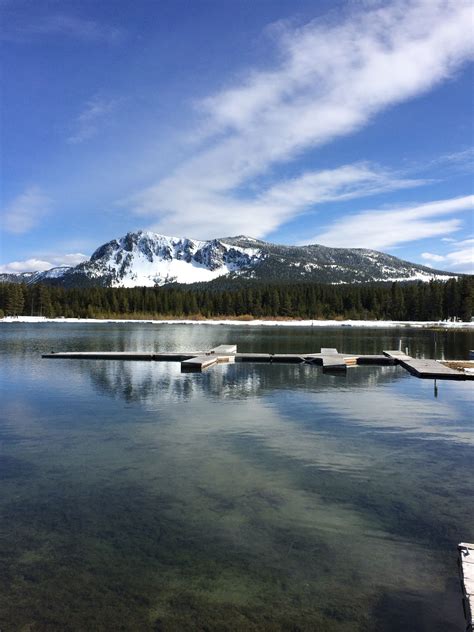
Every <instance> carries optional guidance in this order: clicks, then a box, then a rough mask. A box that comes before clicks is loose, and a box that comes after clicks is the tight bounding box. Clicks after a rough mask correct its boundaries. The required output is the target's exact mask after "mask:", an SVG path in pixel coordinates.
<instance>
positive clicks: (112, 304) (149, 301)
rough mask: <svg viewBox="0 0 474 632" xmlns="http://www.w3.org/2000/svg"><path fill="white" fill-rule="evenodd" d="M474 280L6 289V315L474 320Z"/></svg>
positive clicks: (2, 312) (1, 306) (1, 301)
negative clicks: (473, 307)
mask: <svg viewBox="0 0 474 632" xmlns="http://www.w3.org/2000/svg"><path fill="white" fill-rule="evenodd" d="M473 294H474V277H473V276H462V277H460V278H458V279H451V280H449V281H447V282H442V281H431V282H430V283H422V282H417V283H391V284H390V283H389V284H387V283H385V284H382V283H379V284H367V285H355V284H352V285H326V284H315V283H301V284H293V285H290V284H260V283H245V284H241V285H237V286H236V287H235V289H234V288H233V289H219V288H215V287H209V286H208V285H207V286H205V285H198V286H183V285H174V286H171V285H170V286H166V287H156V288H148V287H136V288H61V287H54V286H48V285H42V284H38V285H23V284H14V283H3V284H0V317H3V316H21V315H24V316H46V317H48V318H52V317H56V318H60V317H66V318H138V319H151V318H154V319H159V318H195V319H204V318H221V317H223V318H240V319H250V318H301V319H346V318H350V319H382V320H446V319H456V320H463V321H469V320H471V317H472V305H473Z"/></svg>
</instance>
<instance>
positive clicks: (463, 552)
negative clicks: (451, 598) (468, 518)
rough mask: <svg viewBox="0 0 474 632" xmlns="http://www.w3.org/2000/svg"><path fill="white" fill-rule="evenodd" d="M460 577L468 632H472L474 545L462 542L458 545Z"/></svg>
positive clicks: (473, 612)
mask: <svg viewBox="0 0 474 632" xmlns="http://www.w3.org/2000/svg"><path fill="white" fill-rule="evenodd" d="M458 552H459V576H460V579H461V586H462V593H463V606H464V616H465V617H466V624H467V627H466V632H472V625H473V623H472V618H473V614H474V544H470V543H468V542H461V543H460V544H458Z"/></svg>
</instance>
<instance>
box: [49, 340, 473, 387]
mask: <svg viewBox="0 0 474 632" xmlns="http://www.w3.org/2000/svg"><path fill="white" fill-rule="evenodd" d="M42 357H43V358H54V359H61V358H62V359H74V360H139V361H153V362H160V361H161V362H181V370H182V371H183V372H189V371H204V370H205V369H208V368H209V367H212V366H213V365H215V364H222V363H229V362H268V363H271V364H273V363H285V364H301V363H306V364H316V365H319V366H322V369H323V373H333V372H335V373H344V372H345V371H347V368H348V367H351V366H356V365H376V366H384V365H395V364H398V365H400V366H402V367H403V368H405V369H406V370H407V371H409V372H410V373H411V374H412V375H415V376H416V377H419V378H429V379H439V380H472V379H474V375H469V374H468V373H464V372H463V371H460V370H457V369H453V368H450V367H447V366H445V365H444V364H442V363H441V362H438V361H437V360H426V359H417V358H412V357H411V356H409V355H406V354H405V353H402V352H401V351H384V352H383V354H382V355H357V354H344V353H339V352H338V350H337V349H334V348H324V347H323V348H322V349H321V351H320V352H319V353H307V354H302V353H238V352H237V345H229V344H228V345H218V346H217V347H213V348H212V349H209V350H207V351H189V352H182V351H181V352H173V351H165V352H157V353H150V352H148V353H141V352H135V351H60V352H54V351H52V352H51V353H45V354H43V356H42Z"/></svg>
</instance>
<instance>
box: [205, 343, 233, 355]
mask: <svg viewBox="0 0 474 632" xmlns="http://www.w3.org/2000/svg"><path fill="white" fill-rule="evenodd" d="M209 353H217V354H219V355H226V356H228V355H231V354H233V353H237V345H219V346H217V347H214V348H213V349H211V350H210V351H209Z"/></svg>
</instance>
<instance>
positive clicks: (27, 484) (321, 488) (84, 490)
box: [0, 323, 474, 632]
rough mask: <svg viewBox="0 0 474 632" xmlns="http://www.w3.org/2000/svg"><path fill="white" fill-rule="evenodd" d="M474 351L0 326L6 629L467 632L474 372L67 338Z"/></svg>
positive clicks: (463, 345)
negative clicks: (470, 378) (340, 366)
mask: <svg viewBox="0 0 474 632" xmlns="http://www.w3.org/2000/svg"><path fill="white" fill-rule="evenodd" d="M400 337H402V348H403V349H404V348H405V346H408V347H409V351H410V353H411V354H412V355H423V354H426V355H427V356H431V357H433V356H435V355H436V357H442V356H443V355H444V356H445V357H447V358H449V357H451V358H467V357H468V351H469V349H470V348H471V349H472V348H474V340H473V336H472V334H469V333H467V332H437V333H436V334H435V333H434V332H430V331H422V330H406V329H403V330H368V329H365V330H356V329H349V328H343V329H319V328H314V329H311V328H296V327H295V328H251V327H240V326H239V327H234V326H201V325H199V326H197V325H151V324H130V323H127V324H116V325H115V324H77V325H73V324H37V325H31V324H20V323H18V324H6V323H5V324H0V360H1V362H0V387H1V393H2V406H1V411H0V485H1V488H0V489H1V494H0V629H1V630H2V632H10V631H17V630H18V631H21V632H38V631H41V632H42V631H47V632H50V631H61V632H68V631H81V632H82V631H84V632H86V631H87V632H96V631H102V630H104V631H105V630H106V631H114V632H115V631H118V630H127V631H129V630H132V631H134V630H137V631H145V632H146V631H157V630H164V631H168V630H172V631H180V632H181V631H187V630H203V631H204V630H206V631H226V630H229V631H236V630H237V631H240V630H242V631H247V630H249V631H253V630H264V631H266V630H269V631H272V630H275V631H279V630H288V631H290V630H291V631H294V632H296V631H307V630H308V631H323V632H333V631H334V632H389V631H390V632H410V631H424V630H426V631H427V632H428V631H429V632H451V631H452V632H460V631H461V630H463V629H464V628H463V622H464V619H463V614H462V605H461V596H460V587H459V580H458V575H457V566H456V562H457V550H456V545H457V543H458V542H460V541H471V542H472V541H474V498H473V488H474V467H473V465H474V424H473V418H472V403H473V391H474V389H473V384H472V382H471V383H469V382H438V393H437V397H435V393H434V384H433V382H432V381H431V380H418V379H416V378H414V377H412V376H410V375H409V374H408V373H407V372H405V371H404V370H403V369H401V368H398V367H355V368H350V369H349V370H348V371H347V375H345V376H331V375H323V374H322V372H321V369H320V368H319V367H314V366H309V365H283V364H278V365H265V364H261V365H249V364H235V365H227V366H226V365H220V366H217V367H213V368H211V369H209V370H208V371H207V372H205V373H203V374H181V373H180V366H179V364H178V363H152V362H120V361H98V360H95V361H84V360H42V359H41V353H43V352H48V351H50V350H99V349H100V350H144V351H150V350H156V351H159V350H190V349H191V350H194V349H196V350H200V349H206V348H209V347H212V346H216V345H217V344H223V343H237V344H238V345H239V350H240V351H261V352H263V351H271V352H288V351H296V352H316V351H319V348H320V347H321V346H325V347H337V348H338V349H339V350H341V351H344V352H348V353H349V352H363V353H380V352H381V351H382V349H393V348H398V345H399V339H400Z"/></svg>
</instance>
